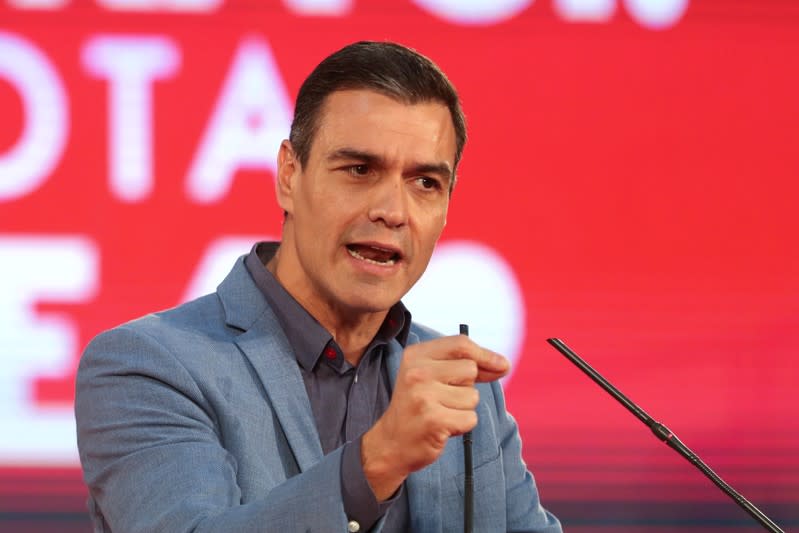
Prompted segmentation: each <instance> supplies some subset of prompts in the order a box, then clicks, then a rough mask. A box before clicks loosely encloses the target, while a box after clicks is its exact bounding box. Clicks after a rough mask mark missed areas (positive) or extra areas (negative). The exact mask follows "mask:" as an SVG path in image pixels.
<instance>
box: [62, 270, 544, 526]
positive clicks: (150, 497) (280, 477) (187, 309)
mask: <svg viewBox="0 0 799 533" xmlns="http://www.w3.org/2000/svg"><path fill="white" fill-rule="evenodd" d="M435 336H436V334H435V333H434V332H432V331H430V330H429V329H426V328H423V327H421V326H418V325H413V326H412V328H411V332H410V335H409V340H408V342H409V343H416V342H421V341H424V340H428V339H431V338H433V337H435ZM401 356H402V348H401V346H400V345H399V343H397V342H396V341H394V343H393V344H391V345H390V347H389V355H388V357H387V362H388V363H387V364H388V365H389V369H390V376H391V380H392V382H393V380H394V379H395V378H396V375H397V370H398V368H399V364H400V359H401ZM479 388H480V398H481V399H480V405H479V407H478V416H479V420H480V422H479V424H478V426H477V427H476V428H475V430H474V432H473V433H474V465H475V473H474V475H475V531H506V530H507V531H540V532H556V531H560V525H559V524H558V522H557V520H556V519H555V518H554V517H553V516H552V515H550V514H549V513H548V512H547V511H545V510H544V509H543V508H542V507H541V505H540V503H539V498H538V492H537V491H536V487H535V483H534V481H533V478H532V476H531V475H530V473H529V472H528V471H527V469H526V467H525V465H524V463H523V462H522V459H521V442H520V440H519V434H518V431H517V427H516V424H515V423H514V421H513V419H512V418H511V417H510V416H509V415H508V414H507V412H506V411H505V403H504V398H503V395H502V390H501V388H500V386H499V384H498V383H491V384H480V385H479ZM75 417H76V420H77V429H78V448H79V450H80V460H81V463H82V465H83V470H84V477H85V480H86V483H87V485H88V487H89V493H90V497H89V509H90V513H91V517H92V521H93V524H94V528H95V531H103V532H105V531H115V532H119V533H122V532H124V533H128V532H130V533H133V532H147V533H151V532H158V531H161V532H168V533H177V532H183V531H197V532H200V531H226V532H227V531H230V532H250V531H252V532H255V531H281V532H285V531H303V532H307V531H314V532H316V531H322V532H327V531H340V532H344V531H347V517H346V516H345V513H344V507H343V504H342V496H341V483H340V468H341V452H340V449H339V450H337V451H334V452H332V453H330V454H328V455H326V456H324V455H323V454H322V448H321V446H320V443H319V437H318V435H317V432H316V427H315V423H314V418H313V414H312V412H311V407H310V403H309V401H308V397H307V395H306V393H305V387H304V385H303V381H302V377H301V375H300V371H299V368H298V365H297V362H296V359H295V357H294V354H293V352H292V350H291V348H290V347H289V343H288V341H287V340H286V337H285V335H284V334H283V331H282V329H281V327H280V325H279V324H278V321H277V319H276V317H275V315H274V313H273V312H272V310H271V309H270V307H269V305H268V304H267V302H266V300H265V299H264V297H263V296H262V294H261V293H260V291H258V289H257V288H256V286H255V284H254V283H253V281H252V279H251V277H250V275H249V273H248V272H247V270H246V268H245V266H244V263H243V260H242V259H239V260H238V261H237V263H236V265H235V266H234V268H233V270H232V271H231V273H230V274H229V275H228V276H227V278H225V280H224V281H223V282H222V284H221V285H220V286H219V288H218V290H217V292H216V293H215V294H210V295H207V296H204V297H202V298H199V299H197V300H194V301H192V302H189V303H186V304H184V305H182V306H180V307H177V308H175V309H172V310H169V311H164V312H161V313H157V314H153V315H148V316H146V317H143V318H140V319H138V320H135V321H133V322H130V323H127V324H124V325H122V326H119V327H117V328H115V329H113V330H110V331H107V332H105V333H103V334H101V335H99V336H98V337H97V338H95V339H94V340H93V341H92V342H91V343H90V344H89V346H88V347H87V348H86V351H85V353H84V354H83V357H82V359H81V362H80V368H79V370H78V376H77V395H76V402H75ZM462 454H463V450H462V444H461V439H460V438H453V439H451V440H450V442H449V443H448V444H447V447H446V449H445V451H444V453H443V454H442V456H441V457H440V458H439V459H438V460H437V461H436V462H435V463H433V464H431V465H429V466H428V467H426V468H424V469H422V470H420V471H418V472H415V473H413V474H411V476H410V477H409V478H408V480H407V483H406V487H407V490H408V497H409V505H410V514H411V520H412V527H413V531H419V532H428V531H429V532H442V531H447V532H448V531H459V530H462V528H463V526H462V513H463V510H462V509H463V507H462V499H463V495H462V486H463V457H462ZM389 512H390V511H389ZM381 525H382V522H379V523H378V524H377V525H376V526H375V528H374V529H375V530H376V531H379V530H380V528H381Z"/></svg>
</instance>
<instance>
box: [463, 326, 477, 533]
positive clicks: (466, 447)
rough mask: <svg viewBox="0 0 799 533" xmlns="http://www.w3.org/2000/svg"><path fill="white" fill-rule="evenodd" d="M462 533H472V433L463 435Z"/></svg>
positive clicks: (467, 332) (466, 329)
mask: <svg viewBox="0 0 799 533" xmlns="http://www.w3.org/2000/svg"><path fill="white" fill-rule="evenodd" d="M460 334H461V335H466V336H467V337H468V336H469V326H468V325H467V324H461V325H460ZM463 472H464V475H463V532H464V533H472V521H473V520H474V477H473V476H474V474H473V468H472V432H471V431H467V432H466V433H464V434H463Z"/></svg>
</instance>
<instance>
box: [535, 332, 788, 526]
mask: <svg viewBox="0 0 799 533" xmlns="http://www.w3.org/2000/svg"><path fill="white" fill-rule="evenodd" d="M547 342H548V343H549V344H551V345H552V346H554V347H555V349H556V350H558V351H559V352H560V353H562V354H563V355H565V356H566V358H568V359H569V361H571V362H572V363H574V364H575V365H577V367H578V368H579V369H580V370H582V371H583V372H585V373H586V374H587V375H588V377H590V378H591V379H592V380H594V382H595V383H596V384H597V385H599V386H600V387H602V388H603V389H605V390H606V391H607V392H608V393H609V394H610V395H611V396H613V397H614V398H616V400H618V401H619V403H621V404H622V405H623V406H624V407H626V408H627V410H628V411H630V412H631V413H632V414H633V415H635V417H636V418H638V420H640V421H641V422H643V423H644V424H645V425H646V426H647V427H648V428H649V429H651V430H652V433H654V434H655V436H656V437H657V438H658V439H660V440H662V441H663V442H665V443H666V444H668V445H669V447H670V448H671V449H673V450H674V451H676V452H677V453H679V454H680V455H681V456H683V457H684V458H685V459H687V460H688V461H689V462H690V463H691V464H692V465H694V466H695V467H697V468H698V469H699V470H700V471H701V472H702V473H703V474H704V475H705V476H707V477H708V478H709V479H710V481H712V482H713V483H714V484H715V485H716V486H717V487H718V488H720V489H721V490H722V491H724V493H725V494H726V495H727V496H729V497H730V498H732V499H733V500H735V503H737V504H738V505H739V506H740V507H741V508H743V510H744V511H746V512H747V513H749V514H750V515H751V516H752V517H753V518H754V519H755V520H757V521H758V522H759V523H760V524H761V525H762V526H763V527H764V528H766V530H768V531H771V532H773V533H785V532H784V531H783V530H782V529H780V527H779V526H778V525H777V524H775V523H774V522H773V521H772V520H771V519H770V518H769V517H768V516H766V515H765V514H764V513H763V512H762V511H761V510H760V509H758V508H757V507H755V506H754V505H752V504H751V503H750V502H749V501H748V500H747V499H746V498H744V497H743V496H742V495H741V494H740V493H739V492H738V491H736V490H735V489H734V488H732V487H731V486H729V485H728V484H727V483H726V482H725V481H724V480H723V479H721V478H720V477H719V476H718V475H716V473H715V472H714V471H713V470H711V469H710V467H709V466H707V465H706V464H705V463H704V462H703V461H702V459H700V458H699V457H697V456H696V454H695V453H694V452H692V451H691V450H690V449H689V448H688V447H687V446H686V445H685V444H683V443H682V442H681V441H680V439H678V438H677V436H676V435H675V434H674V433H672V432H671V430H670V429H669V428H667V427H666V426H664V425H663V424H661V423H660V422H658V421H656V420H653V419H652V417H651V416H649V415H648V414H646V412H645V411H644V410H643V409H641V408H640V407H638V406H637V405H636V404H635V403H633V402H632V401H631V400H630V399H629V398H627V397H626V396H625V395H624V394H622V393H621V392H620V391H619V390H618V389H617V388H616V387H614V386H613V385H611V384H610V382H609V381H608V380H606V379H605V378H603V377H602V376H601V375H600V374H599V372H597V371H596V370H594V369H593V368H591V366H590V365H589V364H588V363H586V362H585V361H583V360H582V359H581V358H580V356H579V355H577V354H576V353H574V352H573V351H572V350H571V349H570V348H569V347H568V346H566V345H565V344H564V343H563V342H562V341H561V340H560V339H547Z"/></svg>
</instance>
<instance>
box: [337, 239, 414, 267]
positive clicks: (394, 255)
mask: <svg viewBox="0 0 799 533" xmlns="http://www.w3.org/2000/svg"><path fill="white" fill-rule="evenodd" d="M347 251H348V252H349V254H350V255H351V256H352V257H354V258H355V259H360V260H361V261H366V262H367V263H371V264H373V265H380V266H391V265H393V264H395V263H396V262H397V261H399V260H400V258H401V256H400V254H399V253H398V252H396V251H394V250H389V249H387V248H380V247H379V246H372V245H368V244H348V245H347Z"/></svg>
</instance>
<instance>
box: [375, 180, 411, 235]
mask: <svg viewBox="0 0 799 533" xmlns="http://www.w3.org/2000/svg"><path fill="white" fill-rule="evenodd" d="M373 192H374V194H373V195H372V198H371V203H370V205H369V220H371V221H372V222H382V223H383V224H385V225H386V226H387V227H389V228H396V227H400V226H403V225H405V224H406V223H407V222H408V191H407V190H406V187H405V181H404V179H403V177H401V176H397V177H388V176H386V177H384V179H382V180H380V183H379V184H378V185H377V186H376V187H375V189H374V191H373Z"/></svg>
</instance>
